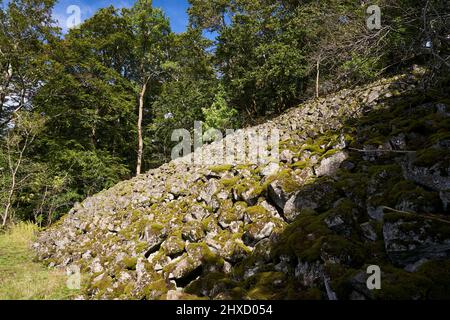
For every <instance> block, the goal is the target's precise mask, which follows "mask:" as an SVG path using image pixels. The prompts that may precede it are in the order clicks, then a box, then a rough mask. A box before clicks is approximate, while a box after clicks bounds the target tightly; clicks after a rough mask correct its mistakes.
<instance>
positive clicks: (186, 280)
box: [175, 266, 203, 288]
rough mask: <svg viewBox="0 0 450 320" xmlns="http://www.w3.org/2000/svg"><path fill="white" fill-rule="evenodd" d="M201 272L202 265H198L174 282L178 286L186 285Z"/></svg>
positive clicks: (183, 286)
mask: <svg viewBox="0 0 450 320" xmlns="http://www.w3.org/2000/svg"><path fill="white" fill-rule="evenodd" d="M202 274H203V266H199V267H197V268H196V269H194V270H192V271H191V272H189V273H188V274H187V275H185V276H184V277H182V278H180V279H175V283H176V284H177V287H179V288H185V287H187V286H188V285H189V284H190V283H191V282H193V281H195V280H197V279H198V278H199V277H200V276H201V275H202Z"/></svg>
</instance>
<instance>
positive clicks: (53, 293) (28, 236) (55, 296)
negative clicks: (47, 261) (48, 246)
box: [0, 223, 78, 300]
mask: <svg viewBox="0 0 450 320" xmlns="http://www.w3.org/2000/svg"><path fill="white" fill-rule="evenodd" d="M36 231H38V228H37V227H36V226H35V225H33V224H31V223H20V224H17V225H15V226H13V227H11V228H10V229H9V230H8V231H7V232H6V233H3V234H0V300H37V299H44V300H63V299H70V298H71V297H73V296H75V295H76V294H78V292H77V291H73V290H69V289H67V286H66V279H67V278H66V275H65V273H64V272H60V271H57V270H52V269H48V268H46V267H45V266H44V265H42V264H40V263H37V262H34V261H33V252H32V251H31V249H30V244H31V242H32V240H33V238H34V236H35V234H36Z"/></svg>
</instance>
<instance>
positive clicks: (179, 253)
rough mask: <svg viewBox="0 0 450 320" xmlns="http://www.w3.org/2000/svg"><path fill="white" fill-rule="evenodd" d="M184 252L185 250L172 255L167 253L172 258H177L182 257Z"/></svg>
mask: <svg viewBox="0 0 450 320" xmlns="http://www.w3.org/2000/svg"><path fill="white" fill-rule="evenodd" d="M183 254H184V251H183V252H178V253H174V254H171V255H167V256H168V257H169V258H170V259H172V260H173V259H176V258H179V257H181V256H182V255H183Z"/></svg>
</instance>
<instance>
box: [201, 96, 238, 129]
mask: <svg viewBox="0 0 450 320" xmlns="http://www.w3.org/2000/svg"><path fill="white" fill-rule="evenodd" d="M202 111H203V116H204V117H205V126H206V128H207V129H210V128H214V129H219V130H222V131H223V130H226V129H234V128H235V127H236V124H237V120H236V117H237V115H238V112H237V110H236V109H233V108H230V107H229V106H228V103H227V101H226V99H225V91H224V90H223V89H222V88H221V89H220V90H219V92H218V93H217V94H216V96H215V97H214V102H213V104H212V105H211V107H209V108H203V109H202Z"/></svg>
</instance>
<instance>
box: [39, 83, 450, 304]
mask: <svg viewBox="0 0 450 320" xmlns="http://www.w3.org/2000/svg"><path fill="white" fill-rule="evenodd" d="M430 92H431V91H428V93H423V91H422V90H421V88H420V83H419V81H418V78H417V76H414V75H404V76H398V77H394V78H391V79H385V80H382V81H379V82H377V83H374V84H372V85H370V86H367V87H361V88H356V89H354V90H344V91H342V92H339V93H338V94H336V95H334V96H330V97H328V98H324V99H317V100H314V101H311V102H308V103H305V104H303V105H301V106H299V107H298V108H294V109H292V110H290V111H288V112H287V113H286V114H284V115H282V116H280V117H278V118H276V119H274V120H273V121H270V122H268V123H266V124H264V125H262V126H259V127H257V128H251V129H246V130H254V129H267V128H278V129H279V130H280V131H281V138H282V139H281V140H282V142H281V144H280V151H281V157H280V161H279V162H277V163H273V162H267V163H259V164H249V165H242V164H240V165H219V164H214V154H215V151H217V150H218V148H220V145H218V144H212V145H209V146H207V147H204V148H203V149H202V150H200V151H204V152H205V154H206V155H208V157H209V159H210V160H211V161H212V162H213V164H211V165H207V166H206V165H205V166H198V165H197V166H191V165H188V164H186V163H185V162H183V161H174V162H171V163H169V164H166V165H163V166H162V167H160V168H158V169H156V170H152V171H150V172H148V173H147V174H145V175H141V176H139V177H137V178H135V179H133V180H130V181H125V182H122V183H119V184H118V185H116V186H115V187H113V188H112V189H110V190H106V191H104V192H101V193H99V194H98V195H96V196H94V197H91V198H89V199H87V200H85V201H84V202H83V203H82V204H78V205H76V206H75V207H74V208H73V209H72V210H71V211H70V212H69V214H68V215H67V216H66V217H65V218H64V219H62V220H61V221H60V222H59V223H58V224H57V225H54V226H53V227H51V228H49V229H48V230H46V231H45V232H43V233H42V234H41V235H40V237H39V240H38V242H37V243H35V244H34V245H33V247H34V249H35V250H36V252H37V255H38V257H39V259H41V260H44V261H46V263H48V264H49V265H50V266H53V267H66V266H68V265H72V264H76V265H80V266H81V267H82V272H83V274H84V276H85V279H86V283H87V285H86V288H85V290H84V291H85V296H84V298H88V299H115V298H118V299H130V298H131V299H181V298H184V299H187V298H213V299H378V298H381V299H393V298H406V299H427V298H428V299H429V298H442V297H447V298H449V297H450V271H449V270H450V260H449V258H450V218H449V212H450V178H449V173H450V152H449V150H450V133H449V128H450V98H449V97H443V96H439V95H437V94H431V93H430ZM242 133H243V132H238V133H236V134H234V135H230V136H228V137H227V138H226V139H230V140H234V139H238V137H239V135H240V134H242ZM244 133H245V131H244ZM373 264H376V265H379V266H380V267H381V270H382V289H381V290H375V291H369V290H368V289H367V287H366V278H367V274H366V268H367V266H368V265H373Z"/></svg>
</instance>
